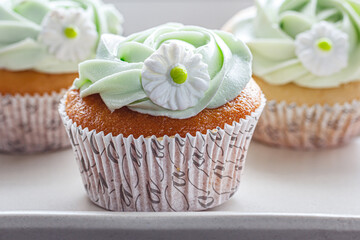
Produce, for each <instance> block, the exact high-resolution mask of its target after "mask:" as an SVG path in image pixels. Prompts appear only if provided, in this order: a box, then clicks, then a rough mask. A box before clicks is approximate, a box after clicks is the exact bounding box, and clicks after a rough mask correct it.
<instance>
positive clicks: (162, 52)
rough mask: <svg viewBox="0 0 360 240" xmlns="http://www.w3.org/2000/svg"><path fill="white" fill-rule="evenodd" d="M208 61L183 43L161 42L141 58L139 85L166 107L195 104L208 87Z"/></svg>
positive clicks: (154, 99)
mask: <svg viewBox="0 0 360 240" xmlns="http://www.w3.org/2000/svg"><path fill="white" fill-rule="evenodd" d="M209 84H210V76H209V73H208V65H207V64H206V63H204V62H203V61H202V55H201V54H195V53H194V52H193V51H192V50H190V49H188V48H187V47H186V46H185V45H184V44H180V43H175V42H173V43H170V44H163V45H162V46H160V48H159V49H158V50H157V51H155V52H154V53H153V54H152V55H151V56H150V57H149V58H148V59H146V60H145V62H144V67H143V69H142V86H143V88H144V91H145V93H146V95H147V96H148V97H149V98H150V100H151V101H152V102H153V103H155V104H157V105H159V106H161V107H163V108H166V109H170V110H185V109H188V108H190V107H193V106H195V105H196V104H197V103H198V102H199V101H200V99H201V98H203V97H204V93H205V92H206V90H207V89H208V88H209Z"/></svg>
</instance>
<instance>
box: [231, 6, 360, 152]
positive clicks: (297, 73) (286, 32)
mask: <svg viewBox="0 0 360 240" xmlns="http://www.w3.org/2000/svg"><path fill="white" fill-rule="evenodd" d="M256 3H257V8H250V9H246V10H244V11H242V12H240V13H239V14H237V15H236V16H235V17H234V18H232V19H231V20H230V21H229V22H228V23H227V24H226V25H225V26H224V29H225V30H226V31H230V32H233V33H234V34H235V35H236V36H237V37H238V38H240V39H243V40H244V41H245V42H246V43H247V44H248V46H249V47H250V49H251V51H252V53H253V56H254V61H253V74H254V79H255V80H256V82H257V83H258V84H259V86H260V87H261V88H262V90H263V92H264V94H265V96H266V98H267V99H268V100H269V101H268V104H267V107H266V108H265V110H264V113H263V115H262V117H261V119H260V121H259V125H258V128H257V130H256V132H255V135H254V138H255V139H256V140H259V141H262V142H264V143H267V144H270V145H274V146H283V147H290V148H297V149H318V148H330V147H336V146H339V145H342V144H344V143H346V142H348V141H349V140H350V139H352V138H353V137H355V136H357V135H359V133H360V102H359V101H360V2H359V1H355V0H301V1H299V0H281V1H280V0H261V1H260V0H259V1H257V2H256Z"/></svg>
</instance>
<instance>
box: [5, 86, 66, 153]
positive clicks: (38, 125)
mask: <svg viewBox="0 0 360 240" xmlns="http://www.w3.org/2000/svg"><path fill="white" fill-rule="evenodd" d="M64 93H65V90H63V91H61V92H60V93H56V92H53V93H51V94H45V95H41V96H40V95H34V96H30V95H24V96H22V95H18V94H17V95H9V94H7V95H1V94H0V152H3V153H16V154H19V153H20V154H21V153H22V154H24V153H36V152H46V151H52V150H57V149H61V148H65V147H70V143H69V139H68V137H67V134H66V131H65V130H64V127H63V126H62V122H61V118H60V116H59V112H58V106H59V102H60V99H61V98H62V97H63V96H64Z"/></svg>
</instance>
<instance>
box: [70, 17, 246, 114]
mask: <svg viewBox="0 0 360 240" xmlns="http://www.w3.org/2000/svg"><path fill="white" fill-rule="evenodd" d="M251 59H252V56H251V53H250V50H249V49H248V48H247V47H246V45H245V44H244V43H243V42H241V41H240V40H238V39H236V38H235V37H234V36H233V35H232V34H229V33H226V32H222V31H211V30H207V29H205V28H201V27H195V26H184V25H181V24H176V23H169V24H165V25H162V26H159V27H155V28H152V29H149V30H147V31H144V32H140V33H136V34H133V35H131V36H129V37H127V38H122V37H119V36H115V35H111V34H105V35H103V36H102V38H101V41H100V44H99V48H98V52H97V57H96V59H92V60H88V61H85V62H83V63H81V64H80V65H79V78H78V79H76V80H75V82H74V86H75V87H76V88H79V89H80V95H81V97H86V96H89V95H92V94H100V96H101V98H102V100H103V101H104V103H105V104H106V105H107V107H108V108H109V109H110V110H111V111H114V110H115V109H119V108H122V107H124V106H127V107H128V108H129V109H131V110H133V111H137V112H140V113H144V114H150V115H153V116H167V117H171V118H178V119H184V118H189V117H192V116H195V115H197V114H198V113H199V112H200V111H202V110H203V109H205V108H217V107H220V106H222V105H224V104H225V103H227V102H228V101H230V100H233V99H234V98H236V97H237V96H238V95H239V94H240V93H241V91H242V90H243V89H244V87H245V86H246V84H247V83H248V82H249V80H250V79H251V74H252V73H251Z"/></svg>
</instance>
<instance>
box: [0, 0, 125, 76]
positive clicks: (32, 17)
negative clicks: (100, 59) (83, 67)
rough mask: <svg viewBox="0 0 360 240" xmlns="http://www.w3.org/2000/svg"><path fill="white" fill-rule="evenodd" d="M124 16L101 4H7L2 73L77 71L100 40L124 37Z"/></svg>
mask: <svg viewBox="0 0 360 240" xmlns="http://www.w3.org/2000/svg"><path fill="white" fill-rule="evenodd" d="M122 21H123V20H122V16H121V14H120V13H119V12H118V11H117V10H116V9H115V8H114V7H113V6H112V5H109V4H104V3H103V2H101V1H100V0H22V1H17V0H5V1H2V2H1V4H0V69H7V70H11V71H21V70H35V71H39V72H46V73H72V72H77V67H78V64H79V62H81V61H83V60H86V59H89V58H92V57H94V56H95V52H96V47H97V43H98V40H99V38H100V35H101V34H103V33H113V34H120V33H121V32H122V28H121V23H122Z"/></svg>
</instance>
